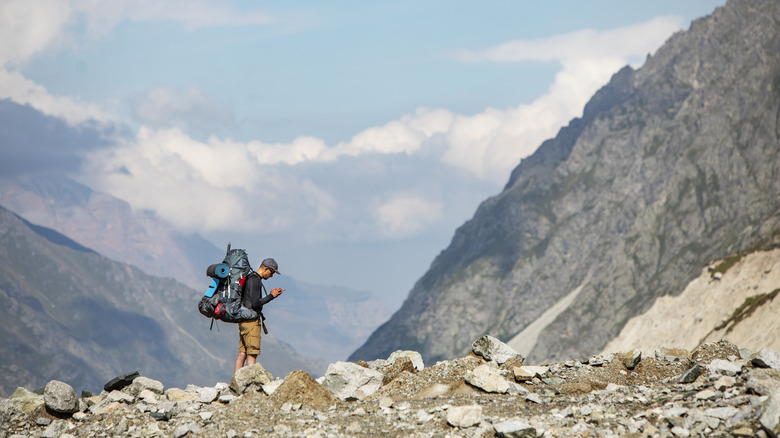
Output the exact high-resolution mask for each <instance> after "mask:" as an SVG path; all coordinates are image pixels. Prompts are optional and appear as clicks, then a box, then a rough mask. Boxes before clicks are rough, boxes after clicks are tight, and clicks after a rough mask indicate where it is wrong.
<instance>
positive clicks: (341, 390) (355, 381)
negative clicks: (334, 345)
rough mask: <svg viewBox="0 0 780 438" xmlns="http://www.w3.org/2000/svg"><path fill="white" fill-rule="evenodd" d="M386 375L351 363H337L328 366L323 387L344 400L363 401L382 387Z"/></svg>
mask: <svg viewBox="0 0 780 438" xmlns="http://www.w3.org/2000/svg"><path fill="white" fill-rule="evenodd" d="M383 378H384V375H383V374H382V373H380V372H379V371H375V370H372V369H370V368H363V367H361V366H359V365H356V364H354V363H351V362H336V363H332V364H330V365H329V366H328V369H327V370H326V371H325V379H324V380H323V382H322V386H324V387H325V388H327V389H328V390H329V391H330V392H332V393H333V394H335V395H336V396H337V397H338V398H340V399H342V400H349V399H357V400H361V399H363V398H365V397H367V396H369V395H371V394H373V393H374V392H376V390H377V389H379V388H380V387H381V386H382V381H383Z"/></svg>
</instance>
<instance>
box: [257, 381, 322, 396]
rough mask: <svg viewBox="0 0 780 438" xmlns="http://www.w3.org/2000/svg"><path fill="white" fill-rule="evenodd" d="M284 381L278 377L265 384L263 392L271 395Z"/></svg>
mask: <svg viewBox="0 0 780 438" xmlns="http://www.w3.org/2000/svg"><path fill="white" fill-rule="evenodd" d="M283 382H284V380H282V379H276V380H274V381H273V382H268V383H266V384H265V385H263V392H264V393H266V394H268V395H271V394H273V393H274V391H276V389H277V388H279V386H280V385H281V384H282V383H283ZM318 385H319V383H318Z"/></svg>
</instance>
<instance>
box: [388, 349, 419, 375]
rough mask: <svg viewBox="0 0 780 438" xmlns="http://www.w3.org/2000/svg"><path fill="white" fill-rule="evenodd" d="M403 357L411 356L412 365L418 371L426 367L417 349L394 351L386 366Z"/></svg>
mask: <svg viewBox="0 0 780 438" xmlns="http://www.w3.org/2000/svg"><path fill="white" fill-rule="evenodd" d="M401 357H407V358H409V360H411V361H412V365H413V366H414V369H415V370H417V371H422V370H423V368H425V364H424V363H423V358H422V355H421V354H420V353H418V352H416V351H410V350H396V351H394V352H393V353H391V354H390V357H388V358H387V362H386V363H385V366H389V365H392V364H393V363H395V361H396V359H399V358H401Z"/></svg>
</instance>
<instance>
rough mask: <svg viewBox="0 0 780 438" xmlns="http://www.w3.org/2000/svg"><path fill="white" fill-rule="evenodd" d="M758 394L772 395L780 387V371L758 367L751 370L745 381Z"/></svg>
mask: <svg viewBox="0 0 780 438" xmlns="http://www.w3.org/2000/svg"><path fill="white" fill-rule="evenodd" d="M745 385H746V386H747V388H748V389H750V390H752V391H753V392H755V393H756V394H760V395H766V396H768V395H770V394H773V393H774V392H775V391H777V390H779V389H780V371H778V370H774V369H764V368H758V369H754V370H752V371H750V373H749V374H748V376H747V382H746V383H745Z"/></svg>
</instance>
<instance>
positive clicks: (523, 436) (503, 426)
mask: <svg viewBox="0 0 780 438" xmlns="http://www.w3.org/2000/svg"><path fill="white" fill-rule="evenodd" d="M493 427H494V428H495V430H496V435H497V436H498V437H499V438H536V428H535V427H533V426H531V425H529V424H526V423H523V422H522V421H520V420H507V421H502V422H500V423H498V424H496V425H495V426H493Z"/></svg>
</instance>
